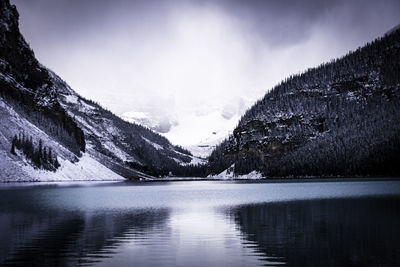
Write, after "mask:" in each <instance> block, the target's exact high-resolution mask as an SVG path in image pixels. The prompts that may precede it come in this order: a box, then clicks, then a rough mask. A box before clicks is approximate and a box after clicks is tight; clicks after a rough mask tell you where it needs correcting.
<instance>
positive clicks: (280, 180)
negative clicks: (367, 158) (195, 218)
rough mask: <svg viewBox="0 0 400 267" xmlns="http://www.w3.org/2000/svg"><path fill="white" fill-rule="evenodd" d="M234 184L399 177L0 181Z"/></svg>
mask: <svg viewBox="0 0 400 267" xmlns="http://www.w3.org/2000/svg"><path fill="white" fill-rule="evenodd" d="M197 181H200V182H203V181H204V182H235V183H240V182H243V183H304V182H362V181H400V177H300V178H287V177H279V178H278V177H276V178H260V179H243V178H240V179H223V178H200V177H169V178H154V179H137V180H129V179H126V180H83V179H81V180H54V181H49V180H46V181H38V180H35V181H32V180H26V181H23V180H19V181H18V180H17V181H0V185H7V184H21V185H22V184H46V183H48V184H68V183H71V184H72V183H76V184H80V183H88V184H90V183H93V184H95V183H158V182H197Z"/></svg>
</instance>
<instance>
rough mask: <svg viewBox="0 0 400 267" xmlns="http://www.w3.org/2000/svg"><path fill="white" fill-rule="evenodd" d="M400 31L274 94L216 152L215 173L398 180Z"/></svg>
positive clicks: (213, 156)
mask: <svg viewBox="0 0 400 267" xmlns="http://www.w3.org/2000/svg"><path fill="white" fill-rule="evenodd" d="M399 88H400V30H398V29H397V30H394V31H392V32H391V33H390V34H387V35H385V36H384V37H382V38H380V39H377V40H375V41H374V42H372V43H370V44H367V45H366V46H364V47H362V48H359V49H357V50H356V51H354V52H351V53H349V54H347V55H346V56H344V57H343V58H340V59H337V60H334V61H332V62H330V63H327V64H322V65H321V66H319V67H317V68H313V69H309V70H307V71H306V72H304V73H302V74H299V75H295V76H292V77H289V78H288V79H286V80H285V81H283V82H282V83H281V84H279V85H277V86H276V87H275V88H273V89H272V90H271V91H269V92H268V93H267V94H266V95H265V96H264V98H263V99H261V100H259V101H258V102H257V103H256V104H255V105H254V106H253V107H252V108H251V109H250V110H249V111H248V112H247V113H246V114H245V115H244V116H243V117H242V118H241V120H240V122H239V125H238V127H237V128H236V129H235V130H234V131H233V134H232V135H231V136H230V137H229V139H228V140H226V141H224V142H223V143H222V144H221V145H220V146H218V147H217V148H216V150H215V151H214V152H213V153H212V154H211V156H210V159H209V168H210V172H211V173H219V172H221V171H222V170H224V169H226V168H228V167H229V166H231V165H232V164H235V173H236V174H243V173H249V172H251V171H253V170H257V171H261V172H263V174H264V175H265V176H267V177H275V176H347V175H353V176H354V175H363V176H365V175H395V176H396V175H399V174H400V168H399V166H398V164H397V163H396V162H400V161H399V160H400V156H399V155H400V153H399V152H400V126H399V125H400V110H399V107H400V92H399Z"/></svg>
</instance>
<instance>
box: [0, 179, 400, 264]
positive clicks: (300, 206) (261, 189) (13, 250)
mask: <svg viewBox="0 0 400 267" xmlns="http://www.w3.org/2000/svg"><path fill="white" fill-rule="evenodd" d="M0 265H2V266H281V265H283V266H396V265H397V266H399V265H400V181H396V180H393V181H391V180H385V181H383V180H367V181H362V180H353V181H342V180H336V181H313V182H304V181H303V182H302V181H299V182H283V181H277V182H234V181H192V182H187V181H186V182H142V183H140V182H114V183H111V182H110V183H72V184H71V183H56V184H51V183H50V184H0Z"/></svg>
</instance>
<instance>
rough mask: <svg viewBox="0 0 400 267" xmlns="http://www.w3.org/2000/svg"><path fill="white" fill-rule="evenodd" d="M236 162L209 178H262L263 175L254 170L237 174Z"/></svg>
mask: <svg viewBox="0 0 400 267" xmlns="http://www.w3.org/2000/svg"><path fill="white" fill-rule="evenodd" d="M234 172H235V164H232V165H231V166H230V167H229V168H227V169H226V170H224V171H223V172H221V173H220V174H217V175H209V176H208V177H207V178H212V179H220V180H229V179H240V180H257V179H262V178H263V176H262V174H261V173H260V172H258V171H252V172H250V173H248V174H243V175H235V174H234Z"/></svg>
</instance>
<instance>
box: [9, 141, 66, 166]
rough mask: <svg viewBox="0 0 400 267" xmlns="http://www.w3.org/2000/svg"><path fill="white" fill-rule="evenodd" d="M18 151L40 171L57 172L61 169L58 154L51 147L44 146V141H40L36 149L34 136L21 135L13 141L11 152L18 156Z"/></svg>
mask: <svg viewBox="0 0 400 267" xmlns="http://www.w3.org/2000/svg"><path fill="white" fill-rule="evenodd" d="M16 150H19V151H21V152H22V153H23V154H24V155H25V157H26V158H27V159H29V160H30V161H31V162H32V163H33V165H34V166H35V167H36V168H38V169H45V170H50V171H55V170H56V169H57V168H58V167H60V163H59V162H58V159H57V155H56V153H54V152H53V150H52V148H51V147H47V146H44V145H43V141H42V139H39V142H38V145H37V147H35V143H34V142H33V140H32V136H26V135H25V133H19V134H18V135H15V136H14V137H13V139H12V142H11V151H10V152H11V153H12V154H14V155H17V151H16Z"/></svg>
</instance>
